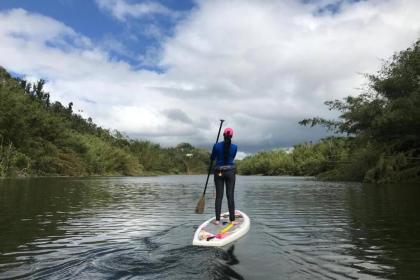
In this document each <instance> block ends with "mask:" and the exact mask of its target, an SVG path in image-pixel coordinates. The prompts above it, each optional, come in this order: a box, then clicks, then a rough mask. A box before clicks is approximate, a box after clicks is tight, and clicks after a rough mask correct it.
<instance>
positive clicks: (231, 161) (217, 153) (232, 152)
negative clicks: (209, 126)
mask: <svg viewBox="0 0 420 280" xmlns="http://www.w3.org/2000/svg"><path fill="white" fill-rule="evenodd" d="M224 145H225V142H224V141H222V142H219V143H216V144H214V145H213V151H212V152H211V160H216V166H222V165H235V156H236V152H237V151H238V146H237V145H236V144H232V143H231V144H230V149H229V154H228V158H227V160H226V162H225V158H224Z"/></svg>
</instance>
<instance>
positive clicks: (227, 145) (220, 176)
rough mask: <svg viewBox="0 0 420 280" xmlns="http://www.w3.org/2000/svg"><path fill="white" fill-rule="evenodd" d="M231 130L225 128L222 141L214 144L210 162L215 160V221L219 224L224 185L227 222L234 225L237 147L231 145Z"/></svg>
mask: <svg viewBox="0 0 420 280" xmlns="http://www.w3.org/2000/svg"><path fill="white" fill-rule="evenodd" d="M232 136H233V129H232V128H226V129H225V130H224V132H223V137H224V141H222V142H219V143H216V144H214V146H213V151H212V153H211V160H216V166H215V169H214V184H215V185H216V203H215V210H216V221H215V224H219V223H220V212H221V209H222V200H223V189H224V185H226V197H227V200H228V207H229V220H230V222H231V223H235V201H234V191H235V179H236V174H235V173H236V167H235V161H234V160H235V156H236V152H237V150H238V146H237V145H235V144H233V143H232Z"/></svg>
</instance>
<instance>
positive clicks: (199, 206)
mask: <svg viewBox="0 0 420 280" xmlns="http://www.w3.org/2000/svg"><path fill="white" fill-rule="evenodd" d="M205 204H206V203H205V200H204V195H201V197H200V200H199V201H198V203H197V207H195V213H197V214H203V213H204V206H205Z"/></svg>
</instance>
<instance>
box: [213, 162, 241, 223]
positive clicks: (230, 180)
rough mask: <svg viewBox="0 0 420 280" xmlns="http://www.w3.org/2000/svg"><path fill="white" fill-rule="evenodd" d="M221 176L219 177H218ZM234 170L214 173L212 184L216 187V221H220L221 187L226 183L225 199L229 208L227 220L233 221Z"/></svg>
mask: <svg viewBox="0 0 420 280" xmlns="http://www.w3.org/2000/svg"><path fill="white" fill-rule="evenodd" d="M220 175H221V176H220ZM235 179H236V175H235V169H231V170H226V171H217V170H216V171H215V172H214V184H215V185H216V203H215V209H216V220H217V221H220V212H221V209H222V200H223V187H224V184H225V183H226V197H227V200H228V207H229V219H230V220H231V221H234V220H235V201H234V196H233V194H234V192H235Z"/></svg>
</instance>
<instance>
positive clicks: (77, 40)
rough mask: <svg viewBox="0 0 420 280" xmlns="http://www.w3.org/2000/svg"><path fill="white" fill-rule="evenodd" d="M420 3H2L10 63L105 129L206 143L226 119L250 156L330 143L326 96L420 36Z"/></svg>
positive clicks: (352, 90)
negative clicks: (315, 121) (320, 122)
mask: <svg viewBox="0 0 420 280" xmlns="http://www.w3.org/2000/svg"><path fill="white" fill-rule="evenodd" d="M418 11H420V1H418V0H373V1H346V0H301V1H299V0H278V1H274V0H271V1H268V0H236V1H235V0H229V1H226V0H223V1H221V0H208V1H204V0H203V1H201V0H196V1H187V0H182V1H178V0H162V1H134V0H96V1H94V0H92V1H87V0H43V1H24V0H1V1H0V65H1V66H3V67H5V68H6V69H7V70H8V71H10V72H11V73H13V74H14V75H18V76H23V77H25V78H26V79H29V80H35V79H39V78H44V79H46V80H47V90H48V91H49V92H50V93H51V95H52V99H53V100H58V101H60V102H62V103H63V104H67V103H68V102H70V101H72V102H73V103H74V108H75V110H76V111H78V112H80V114H82V115H83V116H84V117H92V118H93V120H94V122H96V123H97V124H99V125H101V126H103V127H105V128H111V129H118V130H120V131H122V132H124V133H126V134H127V135H129V136H130V137H132V138H141V139H148V140H151V141H154V142H157V143H160V144H161V145H163V146H170V145H175V144H177V143H180V142H190V143H192V144H193V145H196V146H200V147H209V148H210V145H211V142H213V141H214V140H215V136H216V133H217V128H218V124H219V119H221V118H223V119H226V125H227V126H229V127H233V128H234V130H235V136H234V137H235V139H234V140H235V141H236V142H237V143H238V144H239V149H240V151H241V152H242V153H252V152H255V151H259V150H264V149H271V148H275V147H290V146H291V145H293V144H295V143H299V142H303V141H309V140H316V139H319V138H320V137H323V136H325V135H326V132H325V131H324V130H323V129H320V128H305V127H300V126H299V125H298V124H297V122H298V121H299V120H301V119H303V118H306V117H312V116H323V117H335V113H334V112H330V111H328V110H327V108H326V107H325V105H324V104H323V102H324V101H326V100H331V99H337V98H342V97H345V96H347V95H356V94H358V93H360V88H363V87H364V86H365V82H366V81H365V80H364V78H363V76H362V75H361V73H374V72H375V71H377V70H378V69H379V67H380V65H381V64H382V61H383V59H387V58H389V57H390V56H391V55H392V54H393V53H394V52H396V51H399V50H403V49H406V48H407V47H409V46H410V45H411V44H412V43H414V41H415V40H416V39H418V38H419V37H420V20H419V14H418Z"/></svg>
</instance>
